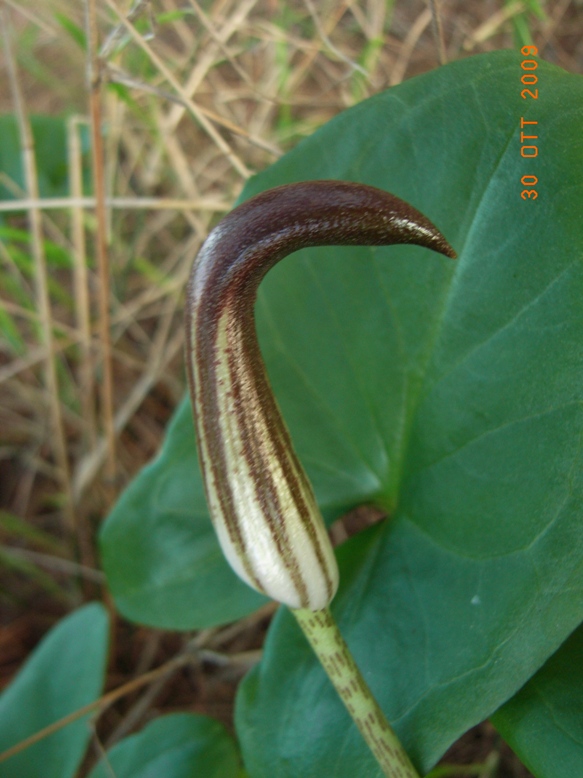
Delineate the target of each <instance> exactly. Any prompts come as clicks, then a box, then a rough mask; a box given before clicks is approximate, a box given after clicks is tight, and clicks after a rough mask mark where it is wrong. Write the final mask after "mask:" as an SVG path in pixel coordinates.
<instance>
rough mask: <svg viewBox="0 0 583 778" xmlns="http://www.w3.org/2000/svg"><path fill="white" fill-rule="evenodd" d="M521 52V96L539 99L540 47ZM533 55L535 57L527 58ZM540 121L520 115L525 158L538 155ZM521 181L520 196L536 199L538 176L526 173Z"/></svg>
mask: <svg viewBox="0 0 583 778" xmlns="http://www.w3.org/2000/svg"><path fill="white" fill-rule="evenodd" d="M520 53H521V54H522V56H523V57H525V59H523V60H522V62H521V63H520V67H521V69H522V71H523V73H522V76H521V78H520V81H521V83H522V85H523V86H524V87H525V88H524V89H523V90H522V91H521V92H520V96H521V97H522V99H523V100H538V87H535V84H538V76H537V75H536V73H535V72H534V71H535V70H536V69H537V68H538V62H537V60H536V59H534V57H536V56H538V49H537V47H536V46H523V47H522V48H521V49H520ZM528 57H532V58H533V59H527V58H528ZM537 133H538V121H534V120H532V119H531V120H530V121H527V120H526V119H525V118H524V116H521V117H520V156H521V157H523V158H525V159H533V158H534V157H538V144H537V143H536V141H538V134H537ZM520 183H521V184H522V186H524V187H525V189H523V190H522V192H521V193H520V196H521V197H522V199H523V200H536V199H537V197H538V191H537V190H536V189H535V188H534V187H535V186H536V185H537V184H538V178H537V177H536V176H533V175H525V176H522V178H521V179H520Z"/></svg>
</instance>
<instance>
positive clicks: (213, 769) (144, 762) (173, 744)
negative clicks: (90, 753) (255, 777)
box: [89, 713, 241, 778]
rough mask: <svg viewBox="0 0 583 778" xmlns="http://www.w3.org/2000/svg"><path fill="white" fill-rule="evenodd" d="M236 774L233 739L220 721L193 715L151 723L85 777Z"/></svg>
mask: <svg viewBox="0 0 583 778" xmlns="http://www.w3.org/2000/svg"><path fill="white" fill-rule="evenodd" d="M112 775H115V776H116V778H192V776H201V778H239V777H240V776H241V765H240V761H239V756H238V753H237V748H236V746H235V743H234V741H233V738H232V737H231V736H230V735H229V734H228V733H227V731H226V730H225V728H224V727H223V726H222V724H219V722H218V721H214V720H213V719H210V718H208V716H199V715H196V714H193V713H174V714H170V715H168V716H162V717H161V718H159V719H155V720H154V721H151V722H150V723H149V724H148V725H147V726H145V727H144V729H143V730H142V731H141V732H138V734H136V735H131V736H130V737H127V738H125V739H124V740H122V741H121V742H120V743H118V744H117V745H115V746H114V747H113V748H112V749H111V751H109V752H108V753H107V763H100V764H99V765H97V766H96V767H95V768H94V769H93V770H92V771H91V773H90V774H89V778H110V776H112Z"/></svg>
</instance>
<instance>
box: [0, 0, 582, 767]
mask: <svg viewBox="0 0 583 778" xmlns="http://www.w3.org/2000/svg"><path fill="white" fill-rule="evenodd" d="M86 5H87V6H88V10H89V17H90V18H91V19H92V20H93V21H92V23H91V24H90V29H91V36H90V37H91V42H92V45H91V52H90V56H89V57H87V56H86V54H85V52H84V51H83V48H82V47H81V46H80V45H79V44H78V43H77V42H75V40H74V36H73V35H72V34H70V33H68V32H67V31H66V30H65V28H64V26H63V22H59V18H61V19H66V20H68V24H69V27H70V25H71V24H73V25H76V26H77V27H78V28H79V29H80V30H83V29H84V26H85V20H84V11H83V4H81V3H74V2H72V0H50V1H47V2H44V3H33V2H30V0H5V2H4V8H3V14H4V17H3V21H4V24H3V27H4V30H5V38H4V44H3V51H2V61H1V62H0V73H1V75H2V80H1V82H0V83H2V84H4V85H5V86H4V87H3V88H2V89H0V114H3V113H12V114H16V115H17V117H18V119H19V135H20V139H21V143H22V152H21V153H22V158H23V161H24V166H25V170H26V177H25V185H24V188H23V189H20V190H19V189H18V188H17V189H16V190H15V189H14V187H15V184H14V182H12V183H11V182H9V181H8V182H7V181H6V176H5V175H3V176H2V181H1V183H4V184H5V185H7V186H11V187H12V190H13V191H16V195H17V197H18V198H19V202H18V203H15V201H9V202H7V203H1V202H0V205H1V206H3V208H4V209H7V208H11V209H13V210H14V211H15V210H16V209H17V208H18V210H19V213H10V212H8V213H6V210H4V213H2V214H1V215H2V216H3V217H5V218H6V220H7V221H6V223H8V224H10V225H12V226H15V227H20V228H22V229H27V230H28V231H29V232H30V235H31V242H30V245H29V246H28V247H27V250H28V251H29V252H30V253H31V255H32V257H33V270H32V274H31V275H30V276H27V275H25V274H23V271H22V269H21V268H19V267H18V266H17V265H15V263H14V261H13V259H12V258H11V256H10V254H9V252H8V251H7V249H6V246H5V245H4V243H3V242H2V241H1V240H0V263H2V266H3V273H4V276H3V277H4V278H6V279H12V280H11V284H10V285H8V284H6V285H5V288H4V289H3V290H2V308H3V311H4V314H5V316H8V317H10V321H11V322H12V323H13V324H14V326H15V327H16V328H17V330H18V332H19V333H20V340H21V343H20V346H14V344H13V345H11V344H10V341H9V339H8V338H7V337H3V338H1V339H0V396H1V402H0V428H1V430H2V433H1V439H0V458H1V462H2V465H1V470H0V509H1V510H3V511H5V512H6V515H4V514H2V515H0V518H2V519H3V517H4V518H6V516H7V517H8V518H7V520H6V521H4V519H3V520H2V521H1V522H0V532H1V533H2V541H3V546H4V551H3V561H4V562H5V565H4V570H3V573H2V593H1V594H0V598H1V600H0V602H1V606H2V611H3V614H4V616H3V633H2V638H1V639H0V662H1V678H0V681H1V683H2V685H5V684H6V683H7V682H8V680H9V679H10V677H11V676H12V675H13V673H14V672H15V671H16V670H17V667H18V666H19V665H20V664H21V662H22V660H23V658H24V657H25V656H26V654H27V653H28V652H29V651H30V649H31V648H32V647H33V646H34V645H35V644H36V643H37V642H38V639H39V638H40V637H41V635H42V634H44V633H45V632H46V630H47V629H48V628H49V627H50V626H51V625H52V624H53V623H54V622H55V621H56V620H57V619H58V618H59V617H60V616H61V615H63V614H64V613H66V612H68V611H69V610H70V609H71V608H73V607H75V606H76V605H78V604H79V603H81V602H83V601H84V600H86V599H87V598H90V597H98V598H99V597H101V598H103V599H107V596H106V594H105V592H104V590H103V587H104V581H103V579H102V576H101V574H100V573H99V570H98V561H97V554H96V543H95V536H96V531H97V528H98V526H99V523H100V521H101V520H102V518H103V517H104V516H105V515H106V514H107V512H108V509H109V507H110V506H111V505H112V503H113V501H114V499H115V496H116V494H117V493H119V491H120V490H121V489H122V488H123V486H124V485H125V484H127V483H128V481H129V480H130V479H131V477H132V476H133V475H134V474H135V473H136V472H137V470H138V469H139V468H140V467H141V466H142V465H143V464H144V463H145V462H146V461H147V460H148V459H149V458H150V457H151V456H152V455H153V454H154V452H155V451H156V450H157V448H158V446H159V444H160V441H161V439H162V436H163V433H164V428H165V425H166V422H167V421H168V418H169V416H170V414H171V413H172V410H173V408H174V407H175V406H176V405H177V403H178V401H179V399H180V398H181V396H182V394H183V391H184V376H183V367H182V343H183V339H182V305H183V289H184V284H185V280H186V276H187V273H188V270H189V267H190V264H191V262H192V258H193V255H194V253H195V252H196V250H197V248H198V247H199V246H200V244H201V242H202V241H203V239H204V238H205V236H206V234H207V232H208V230H209V228H210V227H211V226H212V224H213V223H214V222H215V221H216V220H217V219H218V218H219V217H220V215H221V214H222V213H224V212H225V211H227V210H228V209H229V208H230V207H231V205H232V204H233V202H234V200H235V199H236V197H237V196H238V194H239V193H240V191H241V189H242V187H243V185H244V183H245V181H246V179H247V178H248V177H249V176H250V175H252V174H253V173H254V172H256V171H259V170H261V169H263V168H265V167H266V166H268V165H269V164H270V163H271V162H272V161H273V160H275V159H277V158H278V157H279V156H280V155H281V154H283V153H284V152H285V151H286V150H287V149H289V148H290V147H292V146H294V145H295V144H296V143H297V142H298V140H299V139H300V138H302V137H303V136H305V135H308V134H310V133H311V132H313V130H314V129H316V128H317V127H319V126H320V125H322V124H323V123H324V122H325V121H327V120H328V119H329V118H331V117H332V116H334V115H335V114H337V113H338V112H339V111H341V110H342V109H344V108H346V107H348V106H350V105H352V104H354V103H356V102H358V101H360V100H362V99H363V98H365V97H367V96H368V95H371V94H373V93H375V92H378V91H380V90H382V89H385V88H387V87H389V86H391V85H394V84H397V83H399V82H400V81H402V80H403V79H406V78H409V77H411V76H412V75H415V74H418V73H421V72H424V71H427V70H430V69H433V68H434V67H436V66H437V65H438V64H439V61H440V59H447V60H450V61H451V60H455V59H458V58H461V57H464V56H467V55H469V54H471V53H477V52H482V51H488V50H492V49H498V48H502V47H509V46H512V45H513V33H512V20H513V19H516V18H520V13H521V11H522V8H523V5H522V4H521V3H520V2H515V3H509V4H506V5H504V6H503V5H502V4H501V3H500V2H494V1H493V0H488V1H487V2H470V3H467V2H453V0H452V2H442V3H439V4H437V6H438V9H439V8H440V9H441V10H440V11H439V24H436V23H435V19H434V18H433V17H432V12H431V10H430V6H428V5H426V4H424V3H423V2H407V3H405V2H396V3H391V2H386V0H366V2H356V0H325V1H324V2H321V3H316V2H315V0H297V1H295V2H287V3H278V2H277V1H276V0H207V2H202V0H200V2H197V0H185V2H182V3H176V2H175V0H160V2H158V3H155V4H153V6H152V7H150V6H149V5H148V4H147V3H145V2H141V1H140V0H136V2H134V3H133V4H132V7H131V8H129V7H128V3H122V2H121V0H102V2H100V3H96V4H95V6H94V5H93V3H92V2H87V3H86ZM431 5H432V6H433V5H435V4H433V3H432V4H431ZM178 8H181V9H182V11H181V12H180V13H177V9H178ZM154 13H155V14H156V16H157V17H160V18H158V19H157V20H156V19H155V18H154ZM59 14H60V15H61V16H60V17H59ZM582 16H583V11H582V7H581V4H580V2H570V1H569V0H557V2H553V3H549V5H548V8H547V17H546V18H545V19H542V20H541V19H537V18H536V17H534V16H532V15H529V17H528V25H529V27H530V30H531V34H532V36H533V38H534V40H535V42H536V43H537V45H538V46H539V48H540V49H541V52H542V54H543V56H544V57H545V58H546V59H548V60H551V61H554V62H556V63H557V64H560V65H562V66H563V67H565V68H566V69H568V70H571V71H575V72H580V71H581V69H582V65H581V62H582V55H583V43H582V41H583V36H582V35H581V33H582V31H583V19H582ZM98 41H99V42H98ZM87 62H91V63H92V65H93V69H92V73H91V83H87V82H86V78H85V75H86V70H87ZM111 85H115V86H111ZM63 112H66V113H68V114H70V115H71V119H70V121H69V123H68V158H69V176H70V194H69V195H68V196H66V197H64V198H63V197H61V198H60V199H48V198H43V199H40V197H39V191H38V182H37V180H36V176H37V173H36V171H37V168H38V165H37V164H35V159H34V148H33V146H32V144H31V142H30V133H29V125H28V119H27V117H28V115H29V113H39V114H51V115H58V114H61V113H63ZM99 121H102V122H103V126H104V127H106V129H107V132H106V133H105V134H104V137H103V161H101V160H100V159H97V164H96V168H95V171H94V172H95V175H94V180H95V181H96V189H95V190H94V191H95V192H96V194H97V200H95V198H93V197H89V196H88V195H87V192H85V191H84V189H83V181H82V177H83V170H84V169H86V167H87V160H86V158H85V157H84V155H83V142H82V139H83V137H84V136H83V133H84V132H85V131H86V130H85V128H86V127H92V128H93V130H94V134H95V130H96V128H97V127H98V125H99ZM39 164H42V162H41V163H39ZM47 241H51V242H52V244H55V245H56V246H58V247H60V248H61V249H62V250H63V251H64V252H66V254H67V256H68V257H70V261H71V266H70V267H69V268H67V267H59V268H56V267H55V266H54V265H52V264H51V263H50V261H49V260H48V259H47V251H46V245H47ZM97 258H99V260H100V261H98V260H97ZM15 289H17V290H18V293H16V292H15V291H14V290H15ZM5 321H6V319H5ZM14 517H17V519H19V520H20V522H18V521H14ZM8 519H10V520H8ZM30 529H33V530H34V533H35V534H34V535H31V534H30ZM8 563H9V564H8ZM268 615H269V614H265V613H262V614H259V615H258V616H256V617H254V618H252V619H250V620H247V621H245V622H243V623H241V624H238V625H235V626H234V627H229V628H227V629H224V630H215V631H213V632H212V633H209V634H205V635H203V636H202V637H201V636H196V637H195V638H194V639H195V640H197V641H198V643H197V646H198V650H200V651H203V650H204V652H206V653H204V654H200V657H201V658H200V661H198V663H197V664H196V666H195V667H190V668H188V669H187V670H184V669H183V670H182V671H181V675H177V674H176V673H174V674H173V675H171V676H168V675H162V676H160V678H161V679H162V680H160V678H158V680H157V681H156V685H155V686H153V687H152V686H147V687H145V691H142V695H144V696H139V695H137V694H136V693H134V694H133V696H132V697H128V698H126V699H125V700H124V701H123V704H122V705H120V706H118V707H116V708H114V709H112V710H110V712H109V713H108V715H107V716H106V717H104V721H103V722H102V724H101V725H100V728H99V733H100V737H101V738H102V739H103V738H107V739H108V740H110V739H111V738H112V736H113V737H114V738H118V737H120V736H121V735H122V734H123V733H124V732H126V731H127V730H128V729H129V728H130V727H132V726H135V725H136V724H139V723H141V722H143V720H144V716H146V715H147V711H148V710H149V709H150V708H151V706H152V704H153V700H154V699H155V702H156V709H157V710H160V709H174V710H176V709H180V708H183V709H193V700H194V709H196V710H200V711H205V712H208V713H210V714H211V715H214V716H217V717H218V718H220V719H222V720H224V721H226V722H227V723H228V722H229V721H230V716H231V703H232V697H233V690H234V686H235V684H236V681H237V680H238V679H239V678H240V676H241V674H242V672H243V671H244V670H245V668H246V667H247V666H248V665H249V662H251V661H254V660H255V658H256V655H257V650H258V649H259V648H260V645H261V636H262V633H263V630H264V628H265V623H266V618H268ZM190 639H192V636H188V638H187V637H185V636H180V635H170V634H160V633H158V632H156V631H154V630H146V629H139V628H137V627H133V626H130V625H127V624H124V623H123V622H122V623H118V626H117V634H116V652H115V655H114V656H113V658H112V662H111V671H110V677H109V681H108V684H109V688H113V687H115V686H118V685H120V684H122V683H123V682H124V681H127V679H128V678H129V677H133V676H134V675H135V673H136V672H140V673H143V672H146V671H147V670H148V669H150V668H152V667H154V666H157V665H160V664H162V663H163V662H165V661H168V659H169V658H171V657H173V656H175V655H176V654H177V653H180V652H181V651H182V650H183V648H184V645H185V642H186V641H187V640H190ZM185 681H186V682H185ZM498 751H499V744H498V743H494V742H492V743H490V753H498ZM464 758H465V757H464ZM470 758H471V757H470ZM503 769H505V768H503V767H500V768H499V770H500V771H499V772H498V773H496V774H497V775H499V776H502V775H509V776H510V775H512V776H519V775H523V776H524V775H526V772H524V771H523V772H521V768H520V767H510V768H508V770H510V772H506V773H504V772H503ZM492 774H493V773H492Z"/></svg>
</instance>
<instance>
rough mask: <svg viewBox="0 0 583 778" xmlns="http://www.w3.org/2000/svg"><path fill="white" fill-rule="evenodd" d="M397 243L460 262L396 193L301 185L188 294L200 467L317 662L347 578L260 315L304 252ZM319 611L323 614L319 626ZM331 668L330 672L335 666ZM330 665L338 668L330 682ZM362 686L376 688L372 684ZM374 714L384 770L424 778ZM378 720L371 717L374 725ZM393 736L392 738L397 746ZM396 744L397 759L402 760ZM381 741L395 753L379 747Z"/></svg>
mask: <svg viewBox="0 0 583 778" xmlns="http://www.w3.org/2000/svg"><path fill="white" fill-rule="evenodd" d="M393 243H416V244H418V245H420V246H424V247H426V248H430V249H433V250H434V251H438V252H440V253H442V254H445V255H446V256H448V257H452V258H453V257H455V252H454V251H453V249H452V248H451V247H450V246H449V244H448V243H447V242H446V240H445V239H444V238H443V236H442V235H441V234H440V233H439V232H438V230H437V229H436V228H435V227H434V226H433V224H431V222H430V221H429V220H428V219H426V218H425V217H424V216H423V215H422V214H421V213H419V211H417V210H415V209H414V208H413V207H412V206H410V205H409V204H407V203H405V202H404V201H403V200H400V199H399V198H397V197H395V196H393V195H391V194H389V193H387V192H383V191H381V190H379V189H374V188H373V187H370V186H365V185H363V184H353V183H347V182H342V181H308V182H304V183H298V184H290V185H288V186H282V187H278V188H276V189H271V190H269V191H267V192H263V193H262V194H260V195H257V196H256V197H253V198H252V199H250V200H248V201H246V202H245V203H243V204H242V205H240V206H239V207H238V208H235V209H234V210H233V211H232V212H231V213H230V214H229V215H228V216H226V217H225V218H224V219H223V220H222V221H221V222H220V223H219V225H218V226H217V227H216V228H215V229H214V230H213V231H212V232H211V234H210V235H209V237H208V238H207V240H206V242H205V243H204V245H203V246H202V248H201V251H200V253H199V255H198V257H197V258H196V260H195V263H194V266H193V269H192V274H191V276H190V280H189V284H188V298H187V306H186V318H187V322H186V332H187V361H188V378H189V384H190V391H191V398H192V404H193V410H194V420H195V426H196V432H197V446H198V455H199V462H200V465H201V468H202V474H203V480H204V484H205V490H206V496H207V501H208V504H209V508H210V513H211V519H212V521H213V524H214V527H215V530H216V533H217V536H218V539H219V542H220V544H221V547H222V549H223V551H224V553H225V556H226V558H227V560H228V561H229V563H230V564H231V566H232V568H233V569H234V571H235V572H236V573H237V575H239V576H240V577H241V578H242V579H243V580H244V581H246V583H248V584H249V585H250V586H252V587H253V588H255V589H257V590H258V591H260V592H263V593H264V594H266V595H267V596H268V597H271V598H273V599H275V600H277V601H278V602H281V603H284V604H286V605H288V606H289V607H290V608H292V609H293V610H294V612H295V613H296V617H297V618H298V623H299V624H300V626H302V629H304V632H305V633H306V635H307V636H308V639H309V640H310V642H311V644H312V646H313V647H314V649H315V650H316V652H317V653H318V645H323V644H322V639H323V636H324V632H326V631H328V632H329V637H330V634H331V633H330V630H332V632H333V633H334V634H333V640H336V638H339V639H340V640H342V639H341V638H340V636H339V633H337V628H336V627H335V625H333V621H331V615H330V614H329V611H328V610H325V609H327V606H328V605H329V603H330V602H331V600H332V598H333V597H334V594H335V593H336V589H337V587H338V568H337V565H336V559H335V557H334V552H333V549H332V545H331V543H330V540H329V538H328V534H327V532H326V528H325V526H324V522H323V520H322V516H321V514H320V511H319V509H318V506H317V503H316V500H315V497H314V494H313V491H312V488H311V486H310V483H309V481H308V478H307V476H306V474H305V472H304V470H303V468H302V466H301V464H300V462H299V460H298V458H297V456H296V454H295V452H294V449H293V446H292V442H291V439H290V435H289V432H288V430H287V427H286V425H285V422H284V421H283V418H282V416H281V413H280V411H279V408H278V406H277V402H276V400H275V397H274V395H273V392H272V390H271V387H270V385H269V381H268V378H267V373H266V370H265V366H264V363H263V360H262V357H261V353H260V351H259V345H258V342H257V335H256V332H255V321H254V315H253V307H254V303H255V298H256V294H257V289H258V287H259V284H260V282H261V280H262V279H263V277H264V276H265V274H266V273H267V272H268V270H269V269H270V268H271V267H273V266H274V265H275V264H276V263H277V262H278V261H279V260H280V259H282V258H283V257H285V256H287V255H288V254H290V253H292V252H294V251H297V250H298V249H301V248H304V247H308V246H322V245H326V246H334V245H336V246H340V245H369V246H374V245H387V244H393ZM310 612H314V613H318V614H320V615H319V616H317V618H315V619H310V618H309V613H310ZM332 625H333V626H332ZM334 636H336V637H334ZM338 645H340V643H338ZM342 645H344V647H345V644H344V642H343V641H342ZM342 650H343V651H344V649H342ZM344 656H348V657H349V658H350V661H351V665H350V672H351V673H354V672H356V673H357V672H358V671H357V670H356V666H355V665H354V661H353V660H352V657H351V656H350V654H349V652H347V650H346V651H345V654H344ZM320 658H321V661H322V662H323V664H324V667H325V668H326V663H327V661H328V660H325V659H324V657H323V655H321V654H320ZM353 666H354V667H353ZM330 667H331V665H330V663H329V661H328V667H327V671H328V673H329V675H330V672H329V669H330ZM330 677H331V679H332V680H333V682H334V683H335V685H336V688H337V689H338V691H339V693H340V694H341V696H342V695H343V699H344V702H345V704H346V705H347V707H349V710H350V708H351V707H352V708H353V709H354V704H353V702H354V700H351V701H350V705H349V702H348V700H347V697H346V693H345V692H346V691H347V690H348V691H349V687H350V684H348V685H346V684H345V683H344V682H341V683H340V682H339V683H337V682H336V680H337V679H336V680H335V678H334V677H332V675H331V676H330ZM353 677H354V675H353ZM354 687H355V689H356V688H357V687H358V688H359V689H366V684H364V681H362V677H360V681H358V683H357V682H356V681H355V684H354ZM342 689H344V692H343V691H342ZM367 693H368V696H369V697H370V699H371V700H372V701H373V702H374V698H372V695H371V694H370V692H368V690H367ZM374 706H376V708H375V710H376V713H374V715H373V713H371V711H370V709H369V708H370V706H369V708H367V709H366V712H365V713H364V714H363V716H364V717H365V718H363V719H362V721H361V722H360V724H359V723H358V721H357V724H358V726H359V727H360V728H361V732H363V734H364V735H365V738H367V734H366V733H367V732H368V731H369V730H371V727H372V728H374V726H376V725H374V726H373V724H371V721H372V719H375V716H376V719H378V721H381V719H382V723H381V724H379V725H378V726H379V727H380V729H379V732H377V733H376V734H375V737H374V738H373V739H374V740H375V742H376V745H375V746H374V748H373V745H371V741H370V739H369V745H371V748H373V751H374V752H375V756H377V759H378V760H379V763H380V764H382V765H383V769H384V770H385V772H386V774H387V775H394V776H395V777H397V776H404V777H407V778H411V777H412V776H416V773H415V771H414V769H413V768H412V766H411V765H410V762H409V760H408V759H407V757H406V755H405V754H404V752H403V751H402V749H401V747H400V744H398V741H396V737H395V736H394V733H392V730H390V727H389V725H388V723H387V722H386V719H384V716H383V715H382V713H381V712H380V709H379V708H378V705H376V702H374ZM361 707H362V706H361ZM357 708H358V706H357ZM365 708H366V706H365ZM365 708H362V710H365ZM359 710H360V708H359ZM351 713H352V711H351ZM367 716H370V717H372V718H370V719H369V720H368V723H367V721H366V717H367ZM353 717H354V718H355V721H356V717H355V714H354V713H353ZM379 717H380V718H379ZM376 719H375V720H376ZM383 730H387V731H390V733H391V735H392V738H393V739H392V740H391V741H390V745H389V744H388V741H386V735H384V734H383ZM379 738H380V740H379ZM383 738H385V740H384V741H383ZM367 739H368V738H367ZM394 741H395V742H396V743H397V746H398V748H397V751H398V756H399V758H398V759H397V758H395V757H394V756H391V754H392V753H393V752H394V748H395V745H394ZM379 742H381V743H382V742H385V745H386V747H385V748H383V747H380V748H379V745H378V743H379ZM383 751H384V752H385V758H386V759H387V762H386V764H384V763H383V762H382V761H381V759H382V752H383ZM405 763H406V764H407V770H408V772H407V771H405V772H403V769H404V768H403V767H402V764H405ZM399 765H401V766H399ZM391 770H392V771H393V772H391ZM395 770H398V771H397V772H395ZM387 771H388V772H387Z"/></svg>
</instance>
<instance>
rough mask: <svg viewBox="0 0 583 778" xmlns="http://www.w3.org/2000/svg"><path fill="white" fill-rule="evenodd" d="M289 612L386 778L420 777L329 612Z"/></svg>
mask: <svg viewBox="0 0 583 778" xmlns="http://www.w3.org/2000/svg"><path fill="white" fill-rule="evenodd" d="M292 613H293V614H294V616H295V617H296V619H297V621H298V624H299V625H300V627H301V628H302V631H303V633H304V635H305V636H306V638H307V639H308V641H309V643H310V645H311V646H312V648H313V649H314V652H315V654H316V656H317V657H318V659H319V660H320V663H321V664H322V667H323V668H324V670H325V671H326V673H327V674H328V678H329V679H330V680H331V681H332V683H333V685H334V688H335V689H336V691H337V692H338V694H339V696H340V699H341V700H342V702H343V703H344V705H345V706H346V708H347V710H348V712H349V713H350V715H351V716H352V719H353V721H354V723H355V724H356V726H357V727H358V729H359V730H360V733H361V735H362V736H363V738H364V739H365V741H366V743H367V745H368V747H369V748H370V750H371V751H372V753H373V754H374V756H375V758H376V760H377V762H378V763H379V765H380V766H381V768H382V770H383V772H384V774H385V775H387V776H389V778H419V774H418V773H417V771H416V770H415V768H414V767H413V765H412V764H411V761H410V760H409V757H408V756H407V754H406V752H405V750H404V749H403V746H402V745H401V743H400V742H399V739H398V738H397V736H396V735H395V733H394V731H393V729H392V727H391V725H390V724H389V722H388V721H387V719H386V718H385V715H384V713H383V712H382V710H381V709H380V708H379V705H378V703H377V701H376V700H375V698H374V697H373V695H372V693H371V691H370V689H369V688H368V685H367V683H366V681H365V680H364V678H363V677H362V673H361V672H360V670H359V669H358V667H357V665H356V662H355V661H354V658H353V656H352V654H351V653H350V649H349V648H348V646H347V645H346V642H345V641H344V638H343V637H342V635H341V634H340V630H339V629H338V626H337V624H336V622H335V620H334V617H333V616H332V614H331V613H330V610H329V609H328V608H325V609H324V610H321V611H315V612H314V611H308V610H292Z"/></svg>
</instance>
